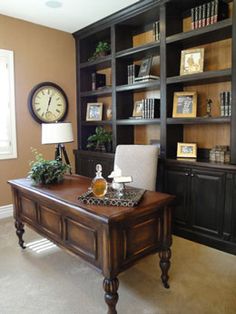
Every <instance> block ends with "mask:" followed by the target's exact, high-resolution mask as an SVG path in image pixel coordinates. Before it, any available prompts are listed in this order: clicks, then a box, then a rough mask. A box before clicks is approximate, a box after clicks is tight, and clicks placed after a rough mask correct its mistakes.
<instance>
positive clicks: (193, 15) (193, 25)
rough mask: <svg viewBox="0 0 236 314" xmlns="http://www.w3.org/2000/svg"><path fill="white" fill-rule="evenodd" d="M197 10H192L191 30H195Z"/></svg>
mask: <svg viewBox="0 0 236 314" xmlns="http://www.w3.org/2000/svg"><path fill="white" fill-rule="evenodd" d="M194 9H195V8H191V29H195V12H194Z"/></svg>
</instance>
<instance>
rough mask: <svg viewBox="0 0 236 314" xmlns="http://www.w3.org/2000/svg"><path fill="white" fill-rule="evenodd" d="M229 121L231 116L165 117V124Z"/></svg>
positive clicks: (219, 122)
mask: <svg viewBox="0 0 236 314" xmlns="http://www.w3.org/2000/svg"><path fill="white" fill-rule="evenodd" d="M230 122H231V117H209V118H208V117H196V118H167V124H221V123H230Z"/></svg>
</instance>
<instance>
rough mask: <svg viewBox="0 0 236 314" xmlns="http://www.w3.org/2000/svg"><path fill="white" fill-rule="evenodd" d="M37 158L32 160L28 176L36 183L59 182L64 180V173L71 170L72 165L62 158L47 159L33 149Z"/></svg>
mask: <svg viewBox="0 0 236 314" xmlns="http://www.w3.org/2000/svg"><path fill="white" fill-rule="evenodd" d="M32 152H33V153H34V155H35V160H33V161H31V162H30V166H31V169H30V171H29V173H28V177H29V178H30V179H31V180H32V181H33V182H34V183H36V184H50V183H57V182H60V181H62V180H63V177H64V174H65V173H66V172H67V171H69V170H70V166H69V165H67V164H65V163H64V162H62V160H61V159H59V158H58V159H56V160H46V159H44V158H43V155H42V154H40V153H38V152H37V151H36V150H35V149H32Z"/></svg>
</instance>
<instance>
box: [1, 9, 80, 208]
mask: <svg viewBox="0 0 236 314" xmlns="http://www.w3.org/2000/svg"><path fill="white" fill-rule="evenodd" d="M0 48H1V49H9V50H13V51H14V65H15V97H16V128H17V151H18V157H17V159H12V160H0V206H3V205H8V204H11V203H12V198H11V191H10V188H9V185H8V184H7V183H6V182H7V180H9V179H13V178H19V177H26V176H27V172H28V171H29V161H30V160H32V153H31V149H30V148H31V147H34V148H36V149H37V150H38V151H39V152H42V153H43V154H44V156H45V158H48V159H53V156H54V145H42V144H41V126H40V124H38V123H37V122H35V121H34V120H33V119H32V117H31V115H30V113H29V110H28V106H27V97H28V94H29V92H30V90H31V89H32V87H34V86H35V85H36V84H38V83H40V82H44V81H51V82H54V83H56V84H58V85H59V86H61V87H62V89H63V90H64V91H65V93H66V94H67V97H68V100H69V113H68V116H67V118H66V121H70V122H72V123H73V131H74V136H76V132H77V131H76V107H75V104H76V95H75V90H76V89H75V45H74V39H73V37H72V35H71V34H69V33H65V32H61V31H57V30H54V29H50V28H47V27H43V26H39V25H36V24H32V23H28V22H24V21H22V20H18V19H14V18H10V17H7V16H3V15H0ZM75 147H76V141H75V142H74V143H73V144H67V145H66V149H67V152H68V153H69V158H70V161H71V163H72V165H74V158H73V152H72V150H73V148H75Z"/></svg>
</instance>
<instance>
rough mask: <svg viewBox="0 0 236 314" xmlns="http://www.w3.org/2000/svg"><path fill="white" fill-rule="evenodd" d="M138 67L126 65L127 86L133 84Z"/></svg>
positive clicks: (136, 65)
mask: <svg viewBox="0 0 236 314" xmlns="http://www.w3.org/2000/svg"><path fill="white" fill-rule="evenodd" d="M139 69H140V65H138V64H130V65H128V84H133V83H134V80H135V78H136V76H137V75H138V73H139Z"/></svg>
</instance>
